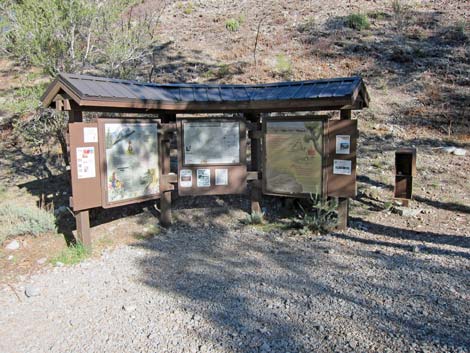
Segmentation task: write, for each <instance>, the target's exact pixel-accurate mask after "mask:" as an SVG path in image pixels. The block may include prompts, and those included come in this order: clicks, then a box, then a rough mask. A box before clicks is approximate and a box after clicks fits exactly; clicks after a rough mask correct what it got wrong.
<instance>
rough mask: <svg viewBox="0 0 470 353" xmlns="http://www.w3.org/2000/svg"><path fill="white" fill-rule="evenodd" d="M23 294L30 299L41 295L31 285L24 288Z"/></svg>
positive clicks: (39, 291) (36, 288) (37, 289)
mask: <svg viewBox="0 0 470 353" xmlns="http://www.w3.org/2000/svg"><path fill="white" fill-rule="evenodd" d="M24 294H25V295H26V296H27V297H28V298H30V297H37V296H38V295H40V294H41V290H40V289H39V288H38V287H36V286H33V285H28V286H26V288H25V290H24Z"/></svg>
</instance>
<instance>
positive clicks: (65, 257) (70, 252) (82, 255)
mask: <svg viewBox="0 0 470 353" xmlns="http://www.w3.org/2000/svg"><path fill="white" fill-rule="evenodd" d="M90 255H91V252H90V250H88V249H87V248H86V247H84V246H83V245H82V244H75V245H72V246H69V247H68V248H67V249H65V250H63V251H62V252H61V253H60V254H59V255H57V256H55V257H53V258H52V259H51V263H52V264H56V263H57V262H61V263H63V264H65V265H74V264H78V263H79V262H81V261H83V260H84V259H86V258H87V257H88V256H90Z"/></svg>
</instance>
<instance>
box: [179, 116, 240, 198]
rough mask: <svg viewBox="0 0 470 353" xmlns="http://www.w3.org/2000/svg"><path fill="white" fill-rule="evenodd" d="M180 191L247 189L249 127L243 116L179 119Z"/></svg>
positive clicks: (201, 192) (220, 192) (207, 192)
mask: <svg viewBox="0 0 470 353" xmlns="http://www.w3.org/2000/svg"><path fill="white" fill-rule="evenodd" d="M177 130H178V194H179V195H181V196H185V195H223V194H242V193H245V192H246V185H247V182H246V180H247V167H246V127H245V121H244V120H243V119H220V118H218V119H209V118H184V119H178V120H177Z"/></svg>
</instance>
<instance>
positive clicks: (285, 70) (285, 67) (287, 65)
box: [275, 54, 292, 79]
mask: <svg viewBox="0 0 470 353" xmlns="http://www.w3.org/2000/svg"><path fill="white" fill-rule="evenodd" d="M275 72H276V73H277V74H278V75H280V76H281V77H283V78H284V79H287V78H289V76H290V75H291V74H292V63H291V61H290V59H289V58H288V57H287V56H285V55H284V54H279V55H276V66H275Z"/></svg>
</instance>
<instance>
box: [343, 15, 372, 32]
mask: <svg viewBox="0 0 470 353" xmlns="http://www.w3.org/2000/svg"><path fill="white" fill-rule="evenodd" d="M346 24H347V26H348V27H349V28H352V29H355V30H357V31H362V30H363V29H369V28H370V22H369V19H368V18H367V16H366V15H364V14H362V13H352V14H350V15H349V16H348V17H347V18H346Z"/></svg>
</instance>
